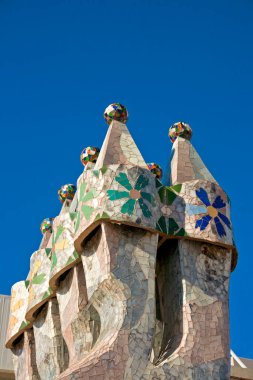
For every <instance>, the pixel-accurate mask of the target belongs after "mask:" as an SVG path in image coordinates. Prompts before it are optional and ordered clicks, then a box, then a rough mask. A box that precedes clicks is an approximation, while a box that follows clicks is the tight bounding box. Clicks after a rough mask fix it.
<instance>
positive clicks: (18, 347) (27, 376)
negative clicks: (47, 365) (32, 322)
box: [12, 329, 40, 380]
mask: <svg viewBox="0 0 253 380" xmlns="http://www.w3.org/2000/svg"><path fill="white" fill-rule="evenodd" d="M12 353H13V363H14V370H15V378H16V379H18V380H19V379H22V380H23V379H24V380H40V377H39V374H38V369H37V363H36V349H35V341H34V333H33V329H29V330H27V331H25V333H24V334H23V335H22V336H21V337H20V338H19V339H18V340H17V341H16V342H15V345H14V347H13V349H12Z"/></svg>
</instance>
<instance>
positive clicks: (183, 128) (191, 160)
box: [166, 122, 217, 185]
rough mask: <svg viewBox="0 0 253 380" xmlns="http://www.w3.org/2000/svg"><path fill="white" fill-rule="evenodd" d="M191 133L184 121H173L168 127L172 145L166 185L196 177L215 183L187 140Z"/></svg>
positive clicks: (191, 179)
mask: <svg viewBox="0 0 253 380" xmlns="http://www.w3.org/2000/svg"><path fill="white" fill-rule="evenodd" d="M191 135H192V131H191V128H190V126H189V125H188V124H186V123H183V122H179V123H175V124H173V125H172V127H171V128H170V130H169V136H170V139H171V141H172V142H173V147H172V152H171V157H170V162H169V164H168V168H167V171H166V185H175V184H177V183H182V182H186V181H193V180H196V179H205V180H207V181H210V182H215V183H217V181H216V180H215V179H214V177H213V176H212V174H211V173H210V172H209V170H208V169H207V167H206V166H205V164H204V162H203V161H202V159H201V158H200V156H199V154H198V153H197V151H196V150H195V149H194V147H193V146H192V144H191V142H190V141H189V140H190V138H191Z"/></svg>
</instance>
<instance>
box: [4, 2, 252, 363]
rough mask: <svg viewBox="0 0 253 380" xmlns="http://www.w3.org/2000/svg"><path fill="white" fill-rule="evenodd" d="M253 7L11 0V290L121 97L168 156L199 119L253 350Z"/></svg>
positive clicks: (244, 331)
mask: <svg viewBox="0 0 253 380" xmlns="http://www.w3.org/2000/svg"><path fill="white" fill-rule="evenodd" d="M252 20H253V2H252V1H251V0H237V1H235V0H230V1H227V0H205V1H203V0H188V1H187V0H152V1H151V0H149V1H148V0H142V1H141V0H139V1H138V0H135V1H133V0H128V1H124V2H123V1H109V0H100V1H98V0H84V1H81V0H79V1H77V0H76V1H67V0H65V1H56V0H43V1H42V0H37V1H34V0H27V1H20V0H16V1H15V0H1V1H0V129H1V140H0V141H1V149H0V162H1V176H0V181H1V185H0V191H1V194H0V196H1V211H2V212H1V215H2V216H1V219H0V231H1V267H0V278H1V283H0V285H1V287H0V293H5V294H9V293H10V287H11V285H12V284H13V283H14V282H16V281H19V280H21V279H25V278H26V275H27V273H28V270H29V258H30V255H31V254H32V253H33V252H34V251H35V250H36V249H37V248H38V245H39V243H40V239H41V233H40V229H39V227H40V223H41V221H42V219H43V218H44V217H53V216H55V215H57V214H58V212H59V210H60V206H61V205H60V202H59V201H58V199H57V190H58V188H59V187H60V186H61V185H62V184H65V183H69V182H70V183H71V182H72V183H75V181H76V179H77V177H78V176H79V175H80V173H81V171H82V166H81V164H80V162H79V154H80V151H81V150H82V148H84V147H85V146H88V145H95V146H101V143H102V141H103V139H104V136H105V133H106V130H107V127H106V124H105V122H104V121H103V110H104V108H105V107H106V106H107V105H108V104H109V103H112V102H114V101H119V102H121V103H123V104H124V105H126V106H127V108H128V111H129V114H130V118H129V122H128V127H129V129H130V131H131V133H132V135H133V137H134V139H135V141H136V142H137V145H138V146H139V148H140V150H141V152H142V153H143V156H144V158H145V159H146V161H147V162H149V161H155V162H158V163H160V164H161V165H162V166H163V167H165V166H166V163H167V160H168V158H169V155H170V149H171V143H170V141H169V139H168V138H167V133H168V127H169V126H170V124H172V123H173V122H175V121H179V120H183V121H186V122H188V123H190V125H191V126H192V129H193V133H194V136H193V139H192V142H193V144H194V146H195V147H196V149H197V150H198V152H199V153H200V155H201V156H202V158H203V159H204V162H205V163H206V165H207V167H208V168H209V169H210V171H211V172H212V173H213V175H214V176H215V178H216V179H217V181H218V182H219V183H220V184H221V186H222V187H223V188H224V189H225V190H226V191H227V193H228V194H229V196H230V197H231V200H232V220H233V224H234V230H235V237H236V242H237V246H238V250H239V263H238V266H237V268H236V270H235V272H234V273H233V274H232V279H231V297H230V307H231V341H232V348H233V350H234V351H235V352H236V353H237V354H238V355H241V356H244V357H251V358H253V345H252V341H253V330H252V317H253V301H252V293H253V275H252V272H253V251H252V230H251V219H252V211H253V207H252V201H251V192H252V186H253V179H252V161H253V160H252V151H253V147H252V144H253V132H252V89H253V73H252V68H253V48H252V39H253V23H252Z"/></svg>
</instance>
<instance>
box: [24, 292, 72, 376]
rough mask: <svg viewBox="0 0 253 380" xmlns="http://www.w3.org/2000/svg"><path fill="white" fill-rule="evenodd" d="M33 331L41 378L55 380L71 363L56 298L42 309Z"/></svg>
mask: <svg viewBox="0 0 253 380" xmlns="http://www.w3.org/2000/svg"><path fill="white" fill-rule="evenodd" d="M33 329H34V337H35V346H36V362H37V367H38V373H39V376H40V378H41V380H46V379H55V378H56V377H57V375H59V374H60V373H61V372H62V371H63V370H64V369H66V368H67V367H68V363H69V355H68V350H67V346H66V343H65V341H64V339H63V337H62V333H61V323H60V316H59V307H58V302H57V299H56V298H52V299H51V300H50V301H49V302H48V303H47V304H45V305H44V306H43V307H42V308H41V309H40V311H39V312H38V314H37V316H36V319H35V321H34V323H33ZM21 379H22V378H21Z"/></svg>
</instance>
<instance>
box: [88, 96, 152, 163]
mask: <svg viewBox="0 0 253 380" xmlns="http://www.w3.org/2000/svg"><path fill="white" fill-rule="evenodd" d="M115 104H116V103H115ZM109 107H110V106H109ZM109 107H107V109H106V110H108V108H109ZM121 107H123V106H121ZM105 114H106V115H107V113H105ZM109 125H110V126H109V129H108V132H107V135H106V137H105V140H104V143H103V146H102V148H101V151H100V153H99V156H98V160H97V163H96V165H95V169H99V168H101V167H103V166H108V165H119V164H125V165H131V166H142V167H145V168H146V167H147V164H146V163H145V161H144V159H143V157H142V155H141V153H140V151H139V149H138V148H137V145H136V144H135V142H134V140H133V138H132V136H131V134H130V132H129V130H128V129H127V126H126V125H125V124H124V123H122V122H120V121H118V120H115V118H113V119H112V120H110V123H109Z"/></svg>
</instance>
